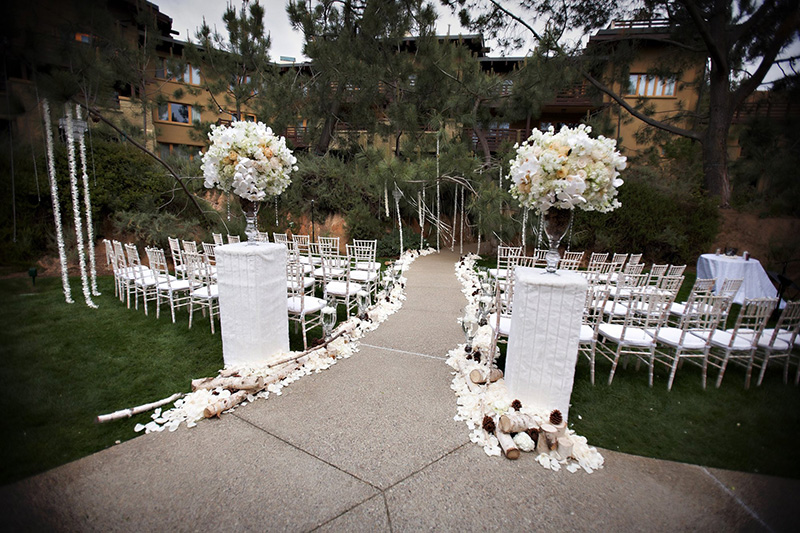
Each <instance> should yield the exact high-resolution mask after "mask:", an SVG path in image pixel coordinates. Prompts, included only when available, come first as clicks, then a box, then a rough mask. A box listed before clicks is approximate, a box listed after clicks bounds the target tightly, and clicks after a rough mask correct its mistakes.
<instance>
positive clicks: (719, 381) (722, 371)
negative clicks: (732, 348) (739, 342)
mask: <svg viewBox="0 0 800 533" xmlns="http://www.w3.org/2000/svg"><path fill="white" fill-rule="evenodd" d="M729 356H730V352H728V351H725V357H724V358H723V359H722V364H721V365H720V367H719V374H717V388H719V386H720V385H722V376H724V375H725V368H727V366H728V357H729ZM748 368H750V366H749V365H748Z"/></svg>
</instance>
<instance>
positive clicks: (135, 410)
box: [94, 392, 183, 424]
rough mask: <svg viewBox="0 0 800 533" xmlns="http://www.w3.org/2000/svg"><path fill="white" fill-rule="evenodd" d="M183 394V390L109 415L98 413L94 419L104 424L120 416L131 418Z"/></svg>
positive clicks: (172, 400)
mask: <svg viewBox="0 0 800 533" xmlns="http://www.w3.org/2000/svg"><path fill="white" fill-rule="evenodd" d="M182 396H183V393H182V392H176V393H175V394H173V395H172V396H170V397H169V398H164V399H163V400H158V401H157V402H152V403H146V404H144V405H139V406H137V407H131V408H130V409H122V410H119V411H114V412H113V413H110V414H107V415H98V416H97V418H95V419H94V421H95V422H96V423H98V424H102V423H103V422H110V421H112V420H119V419H120V418H130V417H132V416H133V415H138V414H139V413H144V412H147V411H150V410H152V409H155V408H156V407H161V406H162V405H166V404H168V403H170V402H174V401H175V400H177V399H178V398H181V397H182Z"/></svg>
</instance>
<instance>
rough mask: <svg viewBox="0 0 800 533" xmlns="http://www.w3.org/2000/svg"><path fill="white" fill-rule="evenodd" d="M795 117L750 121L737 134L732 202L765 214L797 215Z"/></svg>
mask: <svg viewBox="0 0 800 533" xmlns="http://www.w3.org/2000/svg"><path fill="white" fill-rule="evenodd" d="M798 131H799V130H798V120H797V119H796V118H794V119H792V118H791V117H787V118H786V120H773V119H767V118H761V119H756V120H753V121H752V122H750V123H749V124H748V125H747V126H746V127H745V128H744V130H743V131H742V132H741V134H740V135H739V143H740V144H741V147H742V157H741V158H739V159H738V160H737V161H736V162H735V163H734V164H733V165H732V167H731V174H732V181H733V200H732V201H733V205H734V206H735V207H737V208H739V209H748V210H757V211H760V212H762V213H764V214H765V215H767V216H787V215H788V216H800V203H798V201H797V199H798V198H800V182H799V181H798V180H797V169H798V168H800V150H798V147H800V134H798Z"/></svg>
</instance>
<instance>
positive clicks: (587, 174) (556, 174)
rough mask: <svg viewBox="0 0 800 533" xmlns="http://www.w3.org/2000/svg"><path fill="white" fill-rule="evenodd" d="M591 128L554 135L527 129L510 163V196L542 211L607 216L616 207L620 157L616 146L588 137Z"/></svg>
mask: <svg viewBox="0 0 800 533" xmlns="http://www.w3.org/2000/svg"><path fill="white" fill-rule="evenodd" d="M591 131H592V129H591V128H590V127H589V126H586V125H583V124H581V125H580V126H578V127H577V128H568V127H567V126H564V127H563V128H561V131H559V132H558V133H555V130H554V129H553V128H552V127H551V128H550V129H549V130H548V131H546V132H542V131H540V130H533V133H532V134H531V136H530V137H529V138H528V140H526V141H525V142H524V143H522V145H517V146H516V147H515V148H516V149H517V157H516V158H515V159H513V160H512V161H511V169H510V171H509V177H510V178H511V181H512V184H511V188H510V191H511V194H512V196H514V198H516V199H517V200H518V201H519V203H520V205H521V206H523V207H528V208H532V209H534V210H535V211H537V212H539V213H545V212H547V210H548V209H550V208H551V207H556V208H561V209H574V208H576V207H578V208H580V209H583V210H584V211H600V212H602V213H607V212H609V211H613V210H614V209H616V208H618V207H620V206H621V205H622V204H621V203H620V202H619V200H617V188H618V187H619V186H620V185H622V183H623V181H622V179H620V178H619V173H620V171H622V170H624V169H625V166H626V158H625V157H624V156H622V155H621V154H620V153H619V152H618V151H617V149H616V145H617V142H616V141H615V140H614V139H608V138H606V137H603V136H602V135H601V136H599V137H598V138H597V139H594V138H592V137H590V136H589V133H590V132H591Z"/></svg>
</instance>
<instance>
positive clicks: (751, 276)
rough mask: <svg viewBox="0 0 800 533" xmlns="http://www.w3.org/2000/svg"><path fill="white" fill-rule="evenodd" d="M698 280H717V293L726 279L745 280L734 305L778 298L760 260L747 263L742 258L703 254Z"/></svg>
mask: <svg viewBox="0 0 800 533" xmlns="http://www.w3.org/2000/svg"><path fill="white" fill-rule="evenodd" d="M697 278H698V279H712V278H714V279H716V280H717V285H716V288H715V291H718V290H719V288H720V287H721V286H722V282H723V281H725V280H726V279H741V280H744V282H743V283H742V286H741V288H740V289H739V292H737V293H736V296H735V297H734V299H733V303H737V304H742V303H744V301H745V299H746V298H774V297H775V296H777V291H776V289H775V286H774V285H773V284H772V282H771V281H770V279H769V276H767V273H766V271H764V267H762V266H761V263H760V262H759V261H758V259H753V258H752V257H751V258H750V259H749V260H748V261H745V260H744V258H743V257H741V256H738V255H737V256H734V257H728V256H726V255H715V254H703V255H701V256H700V257H699V258H698V259H697Z"/></svg>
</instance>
